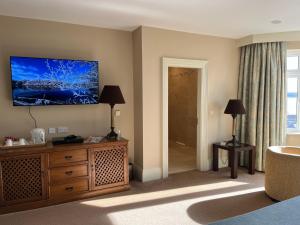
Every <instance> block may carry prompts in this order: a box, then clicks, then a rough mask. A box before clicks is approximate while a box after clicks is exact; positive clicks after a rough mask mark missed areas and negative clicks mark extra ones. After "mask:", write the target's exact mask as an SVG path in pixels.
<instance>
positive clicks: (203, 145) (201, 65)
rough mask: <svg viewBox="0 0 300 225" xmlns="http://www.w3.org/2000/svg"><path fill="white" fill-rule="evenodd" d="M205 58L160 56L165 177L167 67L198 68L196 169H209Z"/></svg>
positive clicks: (165, 167) (164, 170)
mask: <svg viewBox="0 0 300 225" xmlns="http://www.w3.org/2000/svg"><path fill="white" fill-rule="evenodd" d="M207 64H208V61H207V60H197V59H178V58H168V57H162V150H163V151H162V175H163V178H167V177H168V175H169V162H168V160H169V131H168V129H169V122H168V119H169V114H168V113H169V112H168V105H169V104H168V103H169V102H168V97H169V81H168V76H169V71H168V69H169V67H181V68H194V69H198V71H199V72H200V73H198V88H197V117H198V124H197V160H196V161H197V169H198V170H200V171H207V170H208V169H209V160H208V140H207V138H208V137H207V125H208V122H207V119H208V111H207V108H208V107H207V86H208V82H207V81H208V79H207Z"/></svg>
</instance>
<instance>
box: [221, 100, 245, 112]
mask: <svg viewBox="0 0 300 225" xmlns="http://www.w3.org/2000/svg"><path fill="white" fill-rule="evenodd" d="M224 113H225V114H231V115H237V114H245V113H246V110H245V107H244V105H243V103H242V101H241V100H239V99H230V100H229V101H228V103H227V106H226V109H225V111H224Z"/></svg>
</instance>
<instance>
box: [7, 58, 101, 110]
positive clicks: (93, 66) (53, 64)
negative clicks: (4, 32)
mask: <svg viewBox="0 0 300 225" xmlns="http://www.w3.org/2000/svg"><path fill="white" fill-rule="evenodd" d="M10 66H11V79H12V97H13V105H14V106H38V105H78V104H97V103H98V99H99V76H98V62H97V61H85V60H70V59H48V58H29V57H18V56H11V57H10Z"/></svg>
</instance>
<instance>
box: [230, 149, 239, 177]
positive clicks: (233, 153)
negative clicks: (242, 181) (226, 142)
mask: <svg viewBox="0 0 300 225" xmlns="http://www.w3.org/2000/svg"><path fill="white" fill-rule="evenodd" d="M229 154H231V178H232V179H236V178H237V170H238V154H239V152H238V151H235V150H233V151H230V153H229Z"/></svg>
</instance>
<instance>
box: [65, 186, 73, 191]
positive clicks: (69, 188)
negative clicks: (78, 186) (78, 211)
mask: <svg viewBox="0 0 300 225" xmlns="http://www.w3.org/2000/svg"><path fill="white" fill-rule="evenodd" d="M73 189H74V187H66V188H65V190H66V191H73Z"/></svg>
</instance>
